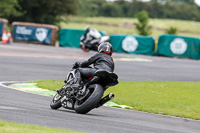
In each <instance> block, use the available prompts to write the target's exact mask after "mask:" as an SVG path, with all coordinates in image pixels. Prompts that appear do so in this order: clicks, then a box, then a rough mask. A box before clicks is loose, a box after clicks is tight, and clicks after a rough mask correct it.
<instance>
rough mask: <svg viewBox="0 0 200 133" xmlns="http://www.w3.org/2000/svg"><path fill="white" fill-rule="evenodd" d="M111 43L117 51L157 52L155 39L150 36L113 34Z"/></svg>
mask: <svg viewBox="0 0 200 133" xmlns="http://www.w3.org/2000/svg"><path fill="white" fill-rule="evenodd" d="M110 43H111V44H112V45H113V49H114V51H116V52H125V53H131V54H132V53H134V54H146V55H153V54H155V52H154V50H155V40H154V39H153V38H152V37H149V36H134V35H111V36H110Z"/></svg>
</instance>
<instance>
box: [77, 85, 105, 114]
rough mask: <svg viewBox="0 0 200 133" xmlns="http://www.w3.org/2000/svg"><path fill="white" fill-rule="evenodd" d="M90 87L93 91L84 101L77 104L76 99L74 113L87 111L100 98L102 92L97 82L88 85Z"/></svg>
mask: <svg viewBox="0 0 200 133" xmlns="http://www.w3.org/2000/svg"><path fill="white" fill-rule="evenodd" d="M91 87H93V89H94V91H93V92H92V94H91V95H90V97H89V98H88V99H86V101H85V102H84V103H82V104H81V105H78V101H76V102H75V104H74V110H75V111H76V113H79V114H86V113H88V112H89V111H90V110H92V109H93V108H95V107H96V105H97V104H98V103H99V101H100V100H101V98H102V96H103V93H104V90H103V87H102V86H101V85H99V84H94V85H90V86H89V88H91Z"/></svg>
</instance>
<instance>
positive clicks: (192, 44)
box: [157, 35, 200, 59]
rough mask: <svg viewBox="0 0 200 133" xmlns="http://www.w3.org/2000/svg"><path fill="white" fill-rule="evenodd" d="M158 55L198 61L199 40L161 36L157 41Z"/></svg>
mask: <svg viewBox="0 0 200 133" xmlns="http://www.w3.org/2000/svg"><path fill="white" fill-rule="evenodd" d="M157 54H158V55H164V56H170V57H180V58H192V59H200V38H193V37H184V36H177V35H161V36H160V37H159V39H158V51H157Z"/></svg>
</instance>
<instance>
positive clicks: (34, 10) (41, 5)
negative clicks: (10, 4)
mask: <svg viewBox="0 0 200 133" xmlns="http://www.w3.org/2000/svg"><path fill="white" fill-rule="evenodd" d="M76 3H77V0H51V1H49V0H18V4H19V5H20V7H21V8H17V9H16V10H17V11H19V12H24V14H23V15H22V16H15V17H12V18H10V20H11V21H22V22H36V23H45V24H56V23H58V22H60V21H61V17H60V16H64V15H69V14H75V13H76Z"/></svg>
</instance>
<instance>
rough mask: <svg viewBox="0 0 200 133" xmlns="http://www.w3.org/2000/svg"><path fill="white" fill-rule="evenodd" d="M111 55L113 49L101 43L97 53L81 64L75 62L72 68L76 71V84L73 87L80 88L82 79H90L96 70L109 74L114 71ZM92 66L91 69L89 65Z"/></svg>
mask: <svg viewBox="0 0 200 133" xmlns="http://www.w3.org/2000/svg"><path fill="white" fill-rule="evenodd" d="M112 53H113V47H112V45H111V44H110V43H108V42H103V43H101V44H100V45H99V46H98V53H96V54H95V55H93V56H92V57H90V58H89V59H88V60H86V61H83V62H76V63H75V64H74V68H77V70H76V73H75V74H76V76H75V77H76V79H75V82H76V84H75V85H74V87H77V88H79V87H82V85H81V81H82V77H84V78H91V77H92V76H93V75H94V73H95V72H96V71H97V70H106V71H109V72H113V71H114V67H115V65H114V61H113V58H112V57H111V56H112ZM92 64H93V67H90V65H92Z"/></svg>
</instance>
